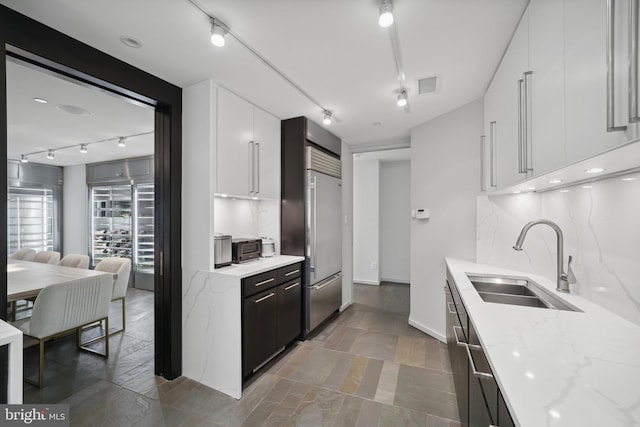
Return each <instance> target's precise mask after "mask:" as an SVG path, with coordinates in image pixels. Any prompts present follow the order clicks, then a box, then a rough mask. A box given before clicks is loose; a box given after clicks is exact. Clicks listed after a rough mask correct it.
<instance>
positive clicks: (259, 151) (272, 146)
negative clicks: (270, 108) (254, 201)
mask: <svg viewBox="0 0 640 427" xmlns="http://www.w3.org/2000/svg"><path fill="white" fill-rule="evenodd" d="M217 110H218V120H217V129H218V138H217V162H216V163H217V168H216V171H217V172H216V177H217V188H216V193H219V194H227V195H233V196H251V197H259V198H271V199H278V198H280V120H278V119H277V118H276V117H273V116H271V115H270V114H268V113H266V112H264V111H262V110H261V109H259V108H257V107H254V106H253V105H252V104H250V103H249V102H247V101H245V100H243V99H242V98H240V97H238V96H236V95H234V94H233V93H231V92H229V91H227V90H225V89H223V88H218V108H217Z"/></svg>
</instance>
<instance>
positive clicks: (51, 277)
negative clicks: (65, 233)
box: [7, 259, 116, 302]
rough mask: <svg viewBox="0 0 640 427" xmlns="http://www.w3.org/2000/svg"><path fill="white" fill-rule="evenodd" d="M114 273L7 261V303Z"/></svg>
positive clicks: (22, 261)
mask: <svg viewBox="0 0 640 427" xmlns="http://www.w3.org/2000/svg"><path fill="white" fill-rule="evenodd" d="M104 274H108V275H110V276H112V277H114V278H116V276H115V275H114V274H112V273H108V272H104V271H95V270H88V269H84V268H75V267H65V266H62V265H56V264H44V263H40V262H33V261H24V260H17V259H8V260H7V302H13V301H18V300H23V299H29V298H35V297H37V296H38V294H39V293H40V291H41V290H42V289H44V288H46V287H47V286H51V285H55V284H59V283H66V282H69V281H71V280H76V279H83V278H87V277H95V276H101V275H104Z"/></svg>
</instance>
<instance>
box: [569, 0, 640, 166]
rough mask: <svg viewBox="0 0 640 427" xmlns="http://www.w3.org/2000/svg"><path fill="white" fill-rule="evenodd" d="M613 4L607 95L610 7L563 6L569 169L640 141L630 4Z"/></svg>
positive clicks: (580, 1) (597, 3)
mask: <svg viewBox="0 0 640 427" xmlns="http://www.w3.org/2000/svg"><path fill="white" fill-rule="evenodd" d="M611 3H612V4H613V5H614V6H615V8H614V15H613V16H614V17H615V19H614V23H613V26H612V28H611V30H612V33H613V36H614V38H613V40H614V42H615V43H614V45H613V52H612V58H613V60H614V62H613V65H614V67H613V86H612V87H611V88H610V90H608V89H607V2H606V1H604V0H564V7H565V17H564V20H565V43H564V46H565V70H566V80H565V94H566V103H565V128H566V152H567V163H574V162H576V161H579V160H582V159H585V158H587V157H590V156H592V155H594V154H598V153H600V152H602V151H606V150H608V149H611V148H614V147H616V146H618V145H620V144H623V143H625V142H627V141H630V140H632V139H635V138H636V137H637V125H636V124H632V123H629V86H628V81H629V77H628V76H629V75H628V63H629V47H628V42H629V34H630V33H629V28H628V21H629V0H624V1H621V0H613V1H612V2H611ZM611 96H612V97H613V98H611V106H612V107H613V111H612V113H613V114H612V116H611V119H610V120H609V121H610V123H609V124H607V102H608V97H611ZM625 126H626V130H625V129H623V128H624V127H625ZM607 128H609V131H607ZM612 128H613V129H612Z"/></svg>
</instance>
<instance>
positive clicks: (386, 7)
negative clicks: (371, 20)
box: [378, 0, 393, 28]
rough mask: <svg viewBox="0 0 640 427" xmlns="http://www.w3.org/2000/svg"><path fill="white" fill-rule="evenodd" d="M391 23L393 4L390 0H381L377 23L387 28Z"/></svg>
mask: <svg viewBox="0 0 640 427" xmlns="http://www.w3.org/2000/svg"><path fill="white" fill-rule="evenodd" d="M391 24H393V6H392V4H391V0H382V3H381V4H380V15H379V16H378V25H380V26H381V27H382V28H387V27H389V26H391Z"/></svg>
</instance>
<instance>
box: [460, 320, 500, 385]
mask: <svg viewBox="0 0 640 427" xmlns="http://www.w3.org/2000/svg"><path fill="white" fill-rule="evenodd" d="M454 327H455V326H454ZM466 347H467V357H468V358H469V363H470V364H471V369H472V370H473V376H474V377H476V378H480V379H487V380H492V379H493V375H491V374H488V373H486V372H480V371H478V370H477V369H476V364H475V362H474V361H473V357H472V356H471V348H473V349H474V350H481V349H482V347H480V346H479V345H466Z"/></svg>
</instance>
